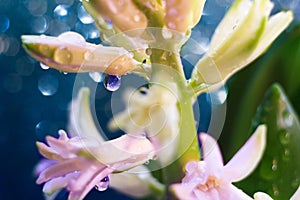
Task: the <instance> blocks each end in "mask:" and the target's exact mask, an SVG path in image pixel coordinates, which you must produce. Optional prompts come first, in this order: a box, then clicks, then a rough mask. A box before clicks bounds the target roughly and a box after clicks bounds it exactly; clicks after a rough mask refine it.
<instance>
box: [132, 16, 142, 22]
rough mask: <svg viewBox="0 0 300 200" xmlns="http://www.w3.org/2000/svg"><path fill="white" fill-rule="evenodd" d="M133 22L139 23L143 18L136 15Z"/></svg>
mask: <svg viewBox="0 0 300 200" xmlns="http://www.w3.org/2000/svg"><path fill="white" fill-rule="evenodd" d="M133 20H134V21H135V22H138V21H140V20H141V17H140V16H139V15H135V16H134V17H133Z"/></svg>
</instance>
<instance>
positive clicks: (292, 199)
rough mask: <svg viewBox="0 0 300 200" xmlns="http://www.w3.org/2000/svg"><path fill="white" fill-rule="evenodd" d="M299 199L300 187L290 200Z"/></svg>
mask: <svg viewBox="0 0 300 200" xmlns="http://www.w3.org/2000/svg"><path fill="white" fill-rule="evenodd" d="M299 199H300V186H299V187H298V189H297V191H296V192H295V193H294V195H293V196H292V197H291V198H290V200H299Z"/></svg>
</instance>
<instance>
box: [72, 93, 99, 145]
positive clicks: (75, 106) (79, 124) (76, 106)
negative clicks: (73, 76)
mask: <svg viewBox="0 0 300 200" xmlns="http://www.w3.org/2000/svg"><path fill="white" fill-rule="evenodd" d="M89 97H90V90H89V88H85V87H83V88H81V89H80V91H79V93H78V95H77V98H76V99H75V100H73V101H72V103H71V105H70V113H69V119H70V123H69V125H68V129H69V132H70V133H71V134H72V135H73V136H80V137H83V138H88V139H91V140H92V141H96V142H97V143H99V144H101V143H102V142H104V138H103V137H102V136H101V133H100V132H99V131H98V129H97V127H96V125H95V123H94V119H93V116H92V112H91V108H90V102H89Z"/></svg>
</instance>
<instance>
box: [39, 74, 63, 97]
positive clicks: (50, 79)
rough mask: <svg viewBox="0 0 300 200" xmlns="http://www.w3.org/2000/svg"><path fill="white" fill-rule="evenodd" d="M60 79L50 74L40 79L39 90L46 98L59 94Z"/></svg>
mask: <svg viewBox="0 0 300 200" xmlns="http://www.w3.org/2000/svg"><path fill="white" fill-rule="evenodd" d="M57 88H58V79H57V78H56V77H55V76H53V75H50V74H47V75H44V76H42V77H41V78H40V79H39V82H38V89H39V91H40V92H41V93H42V94H43V95H44V96H52V95H54V94H55V93H56V92H57Z"/></svg>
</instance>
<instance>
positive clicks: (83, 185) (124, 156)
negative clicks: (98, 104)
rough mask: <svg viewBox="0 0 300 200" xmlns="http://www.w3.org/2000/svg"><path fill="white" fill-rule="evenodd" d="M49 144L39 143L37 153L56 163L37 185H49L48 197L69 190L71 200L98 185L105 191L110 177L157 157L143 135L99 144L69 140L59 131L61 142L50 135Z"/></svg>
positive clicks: (48, 168)
mask: <svg viewBox="0 0 300 200" xmlns="http://www.w3.org/2000/svg"><path fill="white" fill-rule="evenodd" d="M46 141H47V144H48V145H46V144H44V143H41V142H37V146H38V150H39V152H40V153H41V154H42V155H43V156H44V157H46V158H47V159H49V160H54V161H55V162H54V163H52V164H50V165H49V166H46V167H44V168H45V169H41V172H40V174H39V177H38V179H37V181H36V182H37V183H38V184H41V183H44V182H46V183H45V185H44V188H43V191H44V192H45V193H46V194H51V193H53V192H55V191H57V190H59V189H61V188H66V189H67V190H69V191H70V194H69V199H70V200H74V199H76V200H78V199H83V198H84V197H85V196H86V195H87V193H88V192H89V191H90V190H91V189H92V188H94V187H95V186H96V188H97V187H98V190H101V189H103V190H104V189H105V187H106V185H107V181H108V178H107V176H108V175H109V174H111V173H112V172H115V171H117V172H121V171H124V170H128V169H131V168H133V167H136V166H139V165H142V164H144V163H145V162H147V161H148V160H149V159H151V158H152V157H153V156H154V153H153V152H154V148H153V146H152V144H151V143H150V142H149V140H148V139H147V138H145V137H144V136H142V135H140V136H136V135H135V136H132V135H123V136H121V137H119V138H117V139H114V140H111V141H107V142H103V143H101V144H99V143H97V144H96V143H94V141H86V139H83V138H80V137H74V138H71V139H70V138H68V136H67V134H66V133H65V132H64V131H60V137H59V138H58V139H56V138H53V137H50V136H48V137H47V138H46Z"/></svg>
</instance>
